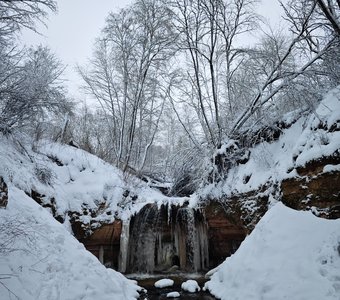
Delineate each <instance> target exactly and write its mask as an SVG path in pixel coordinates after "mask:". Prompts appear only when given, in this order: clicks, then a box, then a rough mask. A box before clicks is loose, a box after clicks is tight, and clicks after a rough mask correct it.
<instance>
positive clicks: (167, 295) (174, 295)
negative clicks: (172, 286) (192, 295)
mask: <svg viewBox="0 0 340 300" xmlns="http://www.w3.org/2000/svg"><path fill="white" fill-rule="evenodd" d="M180 296H181V294H180V293H179V292H171V293H167V294H166V297H167V298H178V297H180Z"/></svg>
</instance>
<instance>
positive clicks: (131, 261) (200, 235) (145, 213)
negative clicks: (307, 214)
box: [73, 152, 340, 273]
mask: <svg viewBox="0 0 340 300" xmlns="http://www.w3.org/2000/svg"><path fill="white" fill-rule="evenodd" d="M339 164H340V155H339V153H338V152H336V153H334V154H333V155H332V156H331V157H327V158H321V159H319V160H316V161H313V162H310V163H309V164H307V165H306V166H305V167H303V168H301V167H300V168H298V169H297V170H296V171H297V176H295V177H294V178H290V179H286V180H283V181H282V182H281V183H280V184H277V185H270V184H269V185H266V186H263V187H261V189H260V190H255V191H251V192H247V193H243V194H235V195H233V196H232V197H227V198H219V199H204V201H202V202H201V204H200V207H199V208H198V209H193V208H190V207H188V205H187V204H184V205H183V206H175V205H172V206H168V205H162V206H160V207H158V206H157V204H147V205H145V206H144V207H143V208H142V209H141V210H140V212H139V213H137V214H136V215H134V216H133V217H132V218H131V219H130V220H128V221H124V222H122V221H119V220H116V221H115V222H114V223H113V224H106V225H103V226H101V227H100V228H98V229H95V230H93V233H92V234H91V235H89V236H86V234H85V233H84V231H81V230H80V226H79V225H80V224H78V225H77V223H76V222H74V223H73V227H74V231H75V232H78V238H79V239H80V240H81V241H82V242H83V243H84V245H85V247H86V248H87V249H88V250H89V251H91V252H92V253H93V254H95V255H96V256H97V257H98V258H99V259H100V261H101V262H102V263H104V264H105V265H107V266H111V267H113V268H115V269H117V270H119V271H121V272H123V273H154V272H170V271H176V270H180V271H184V272H197V271H206V270H208V269H211V268H214V267H216V266H217V265H218V264H220V263H221V262H223V261H224V259H225V258H226V257H228V256H230V255H231V254H233V253H234V252H235V251H236V250H237V248H238V247H239V245H240V243H241V242H242V241H243V239H244V238H245V236H246V235H247V234H248V233H250V232H251V231H252V229H253V228H254V227H255V225H256V224H257V222H258V221H259V220H260V219H261V217H262V216H263V215H264V214H265V212H266V211H267V210H268V207H269V206H270V205H271V196H272V194H273V193H276V195H279V199H280V200H281V201H282V202H283V203H284V204H285V205H287V206H289V207H291V208H294V209H298V210H310V211H312V212H313V213H314V214H315V215H317V216H319V217H323V218H339V217H340V170H338V169H337V166H339ZM79 234H80V235H79Z"/></svg>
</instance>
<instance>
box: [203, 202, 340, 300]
mask: <svg viewBox="0 0 340 300" xmlns="http://www.w3.org/2000/svg"><path fill="white" fill-rule="evenodd" d="M339 247H340V220H325V219H320V218H317V217H316V216H314V215H313V214H312V213H311V212H301V211H295V210H292V209H290V208H287V207H285V206H284V205H283V204H282V203H277V204H276V205H275V206H274V207H272V208H271V209H270V210H269V211H268V212H267V213H266V214H265V216H264V217H263V218H262V219H261V221H260V222H259V223H258V224H257V225H256V227H255V229H254V231H253V232H252V233H251V234H250V235H249V236H248V237H247V238H246V239H245V240H244V242H243V243H242V244H241V246H240V248H239V249H238V250H237V251H236V253H235V254H234V255H232V256H231V257H229V258H227V259H226V260H225V262H223V263H222V264H221V265H220V266H219V267H218V268H216V269H215V270H214V271H213V272H210V276H211V280H210V281H208V282H207V283H206V284H205V286H204V289H208V290H209V291H210V292H211V293H212V294H213V295H215V296H216V297H218V298H220V299H222V300H243V299H254V300H260V299H261V300H266V299H268V300H269V299H276V300H281V299H301V300H302V299H308V300H320V299H323V300H339V299H340V273H339V270H340V253H339Z"/></svg>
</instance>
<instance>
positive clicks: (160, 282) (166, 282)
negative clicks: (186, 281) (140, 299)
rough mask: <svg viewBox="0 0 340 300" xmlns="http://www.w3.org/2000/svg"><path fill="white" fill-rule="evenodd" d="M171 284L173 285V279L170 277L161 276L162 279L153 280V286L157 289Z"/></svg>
mask: <svg viewBox="0 0 340 300" xmlns="http://www.w3.org/2000/svg"><path fill="white" fill-rule="evenodd" d="M173 285H174V281H173V280H172V279H168V278H163V279H160V280H157V281H156V282H155V287H156V288H159V289H162V288H165V287H169V286H173Z"/></svg>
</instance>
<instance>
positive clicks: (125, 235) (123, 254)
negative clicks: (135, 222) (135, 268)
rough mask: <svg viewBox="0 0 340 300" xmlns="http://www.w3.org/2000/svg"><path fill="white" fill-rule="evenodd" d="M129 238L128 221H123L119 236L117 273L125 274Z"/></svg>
mask: <svg viewBox="0 0 340 300" xmlns="http://www.w3.org/2000/svg"><path fill="white" fill-rule="evenodd" d="M129 236H130V219H128V220H124V221H123V224H122V232H121V235H120V250H119V262H118V270H119V272H122V273H125V272H126V267H127V259H128V251H129Z"/></svg>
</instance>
